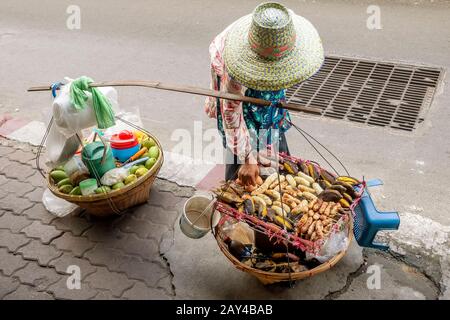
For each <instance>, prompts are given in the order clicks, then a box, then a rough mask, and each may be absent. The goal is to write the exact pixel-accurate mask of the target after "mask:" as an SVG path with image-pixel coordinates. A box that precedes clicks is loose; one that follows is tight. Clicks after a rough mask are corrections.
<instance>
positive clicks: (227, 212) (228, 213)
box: [214, 157, 364, 285]
mask: <svg viewBox="0 0 450 320" xmlns="http://www.w3.org/2000/svg"><path fill="white" fill-rule="evenodd" d="M289 158H290V159H291V160H296V161H303V160H300V159H297V158H293V157H289ZM305 162H306V163H309V161H305ZM311 163H312V162H311ZM313 164H314V165H315V166H316V167H318V168H320V166H318V165H317V164H315V163H313ZM363 189H364V188H362V190H363ZM360 199H361V193H358V197H357V198H356V199H355V200H354V202H353V204H352V206H351V207H350V211H349V213H348V223H347V224H346V229H347V234H348V240H349V241H347V248H346V249H345V250H342V251H340V252H339V253H338V254H336V255H335V256H334V257H333V258H331V259H330V260H328V261H327V262H325V263H322V264H320V265H318V266H317V267H315V268H313V269H310V270H306V271H302V272H291V273H287V272H286V273H279V272H267V271H263V270H259V269H256V268H252V267H251V266H248V265H246V264H244V263H243V262H241V261H239V260H238V259H237V258H236V257H234V256H233V255H232V254H231V253H230V252H229V250H228V246H227V244H226V243H225V238H226V236H225V234H224V232H223V226H224V222H225V221H226V220H227V219H228V218H230V217H232V218H234V217H236V215H240V213H238V211H237V210H235V209H234V208H232V207H230V206H229V205H228V204H225V203H223V202H219V203H218V205H217V207H216V209H217V210H218V211H219V212H220V213H221V214H222V218H221V220H220V222H219V223H218V225H217V226H216V227H215V232H214V236H215V238H216V241H217V244H218V246H219V248H220V250H221V251H222V252H223V254H224V255H225V256H226V257H227V258H228V260H230V261H231V263H232V264H233V265H234V266H235V267H236V268H237V269H239V270H241V271H244V272H247V273H249V274H250V275H252V276H254V277H256V278H257V279H258V280H259V281H260V282H261V283H263V284H265V285H266V284H273V283H277V282H285V281H295V280H301V279H304V278H308V277H312V276H314V275H317V274H319V273H322V272H324V271H327V270H329V269H331V268H332V267H333V266H334V265H336V264H337V263H338V262H339V261H340V260H341V259H342V258H343V257H344V256H345V254H346V252H347V249H348V247H349V246H350V243H351V241H352V239H353V217H354V208H355V207H356V206H357V205H358V202H359V200H360Z"/></svg>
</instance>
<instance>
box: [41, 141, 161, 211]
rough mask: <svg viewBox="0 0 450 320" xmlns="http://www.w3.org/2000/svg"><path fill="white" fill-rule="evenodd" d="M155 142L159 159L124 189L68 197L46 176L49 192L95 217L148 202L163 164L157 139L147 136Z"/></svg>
mask: <svg viewBox="0 0 450 320" xmlns="http://www.w3.org/2000/svg"><path fill="white" fill-rule="evenodd" d="M148 135H149V136H150V137H151V138H153V140H154V141H155V142H156V144H157V146H158V148H159V150H160V152H159V157H158V159H157V161H156V162H155V164H154V165H153V167H152V168H151V169H150V170H149V171H148V172H147V173H146V174H145V175H144V176H142V177H140V178H139V179H138V180H137V181H136V182H134V183H131V184H129V185H126V186H125V187H123V188H121V189H118V190H112V191H110V192H108V193H104V194H93V195H89V196H76V195H68V194H65V193H62V192H59V191H58V188H57V187H56V186H55V184H54V182H53V179H52V178H51V177H50V175H48V177H47V183H48V188H49V189H50V191H51V192H52V193H53V194H54V195H55V196H57V197H59V198H62V199H64V200H67V201H69V202H71V203H74V204H76V205H78V206H80V207H81V208H84V209H86V211H87V212H89V213H90V214H92V215H95V216H103V217H104V216H110V215H114V214H120V213H121V212H122V211H124V210H126V209H128V208H131V207H133V206H136V205H138V204H142V203H145V202H146V201H147V200H148V197H149V194H150V190H151V187H152V185H153V182H154V181H155V178H156V176H157V175H158V172H159V170H160V168H161V166H162V164H163V162H164V155H163V150H162V147H161V144H160V142H159V141H158V139H157V138H156V137H155V136H153V135H151V134H148Z"/></svg>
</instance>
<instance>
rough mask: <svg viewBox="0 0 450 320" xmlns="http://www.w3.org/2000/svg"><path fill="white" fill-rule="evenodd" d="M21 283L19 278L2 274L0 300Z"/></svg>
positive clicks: (0, 276)
mask: <svg viewBox="0 0 450 320" xmlns="http://www.w3.org/2000/svg"><path fill="white" fill-rule="evenodd" d="M19 285H20V282H19V281H18V280H17V279H14V278H11V277H5V276H3V275H1V274H0V300H1V299H3V297H4V296H6V295H7V294H9V293H12V292H14V291H15V290H16V289H17V287H19Z"/></svg>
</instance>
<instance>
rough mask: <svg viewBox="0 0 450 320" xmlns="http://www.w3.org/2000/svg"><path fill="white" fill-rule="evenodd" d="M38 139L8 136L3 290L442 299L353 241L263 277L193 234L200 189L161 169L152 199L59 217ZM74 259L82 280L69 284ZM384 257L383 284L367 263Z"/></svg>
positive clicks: (426, 281) (11, 295)
mask: <svg viewBox="0 0 450 320" xmlns="http://www.w3.org/2000/svg"><path fill="white" fill-rule="evenodd" d="M35 151H36V150H35V148H34V147H32V146H30V145H28V144H23V143H19V142H14V141H11V140H7V139H4V138H0V173H1V174H0V184H1V186H2V188H1V189H0V208H1V209H0V299H186V298H192V299H436V298H438V297H439V296H442V294H443V293H442V292H441V291H442V290H441V289H440V285H439V283H438V282H439V280H436V279H433V278H432V277H430V276H429V275H428V274H427V275H424V274H423V273H422V272H421V271H419V270H418V269H416V268H414V267H412V266H410V265H408V264H405V263H404V262H402V261H401V260H400V259H396V258H394V257H393V255H391V254H387V253H380V252H376V251H369V250H367V251H366V250H364V251H363V250H362V249H361V248H359V247H358V246H357V245H355V244H354V243H353V244H352V246H351V248H350V250H349V252H348V254H347V255H346V256H345V257H344V258H343V259H342V260H341V262H339V263H338V265H337V266H335V267H334V268H333V269H331V270H330V271H328V272H325V273H323V274H320V275H318V276H315V277H313V278H310V279H306V280H303V281H298V282H297V283H296V284H295V286H294V288H288V287H287V285H271V286H263V285H261V284H260V283H259V282H258V281H257V280H256V279H255V278H253V277H251V276H249V275H247V274H244V273H243V272H241V271H238V270H236V269H235V268H234V267H233V266H232V265H231V263H230V262H229V261H228V260H227V259H226V258H225V257H224V256H223V255H222V254H221V252H220V250H219V249H218V247H217V245H216V243H215V240H214V238H213V237H212V236H211V235H207V236H206V237H205V238H203V239H200V240H192V239H188V238H186V237H185V236H184V235H183V234H182V233H181V231H180V230H179V227H178V217H179V214H180V210H181V206H182V204H183V203H184V201H185V200H186V198H187V197H189V196H190V195H192V194H193V192H194V189H192V188H187V187H179V186H177V185H176V184H175V183H171V182H169V181H166V180H161V179H158V180H157V181H156V182H155V185H154V188H153V190H152V192H151V194H150V198H149V200H148V202H147V203H146V204H144V205H142V206H139V207H136V208H134V209H133V210H130V211H129V212H127V213H126V214H124V215H121V216H117V217H112V218H110V219H102V220H99V219H95V218H93V217H90V216H89V215H86V214H83V213H79V214H75V215H72V216H68V217H64V218H57V217H55V216H53V215H50V214H49V213H47V211H46V210H45V208H44V207H43V205H42V203H41V198H42V193H43V191H44V183H45V181H44V180H43V179H42V177H41V176H40V175H39V173H38V172H37V171H36V170H35V163H34V162H35V161H34V158H35ZM70 265H77V266H79V267H80V270H81V278H82V283H81V289H79V290H77V289H73V290H69V289H68V287H67V280H68V277H69V275H68V273H67V268H68V267H69V266H70ZM372 265H378V266H380V267H381V286H380V289H378V290H377V289H372V290H370V289H368V287H367V278H368V276H369V274H368V273H366V270H367V268H369V267H370V266H372Z"/></svg>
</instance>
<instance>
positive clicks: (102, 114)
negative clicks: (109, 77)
mask: <svg viewBox="0 0 450 320" xmlns="http://www.w3.org/2000/svg"><path fill="white" fill-rule="evenodd" d="M92 82H94V80H92V79H91V78H88V77H85V76H83V77H80V78H78V79H75V80H74V81H73V82H72V83H71V85H70V102H71V103H72V105H73V106H74V108H75V109H77V110H82V109H84V108H85V107H86V101H87V99H88V96H87V94H86V92H90V93H91V94H92V106H93V108H94V112H95V118H96V119H97V126H98V128H99V129H106V128H109V127H112V126H113V125H115V124H116V122H115V119H114V112H113V110H112V106H111V103H110V102H109V100H108V98H106V97H105V95H104V94H103V93H102V92H101V91H100V90H99V89H97V88H92V87H90V86H89V84H90V83H92Z"/></svg>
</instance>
